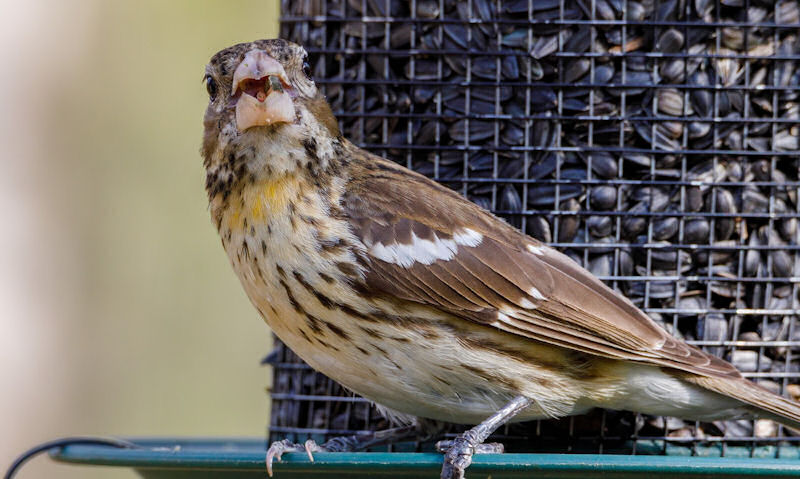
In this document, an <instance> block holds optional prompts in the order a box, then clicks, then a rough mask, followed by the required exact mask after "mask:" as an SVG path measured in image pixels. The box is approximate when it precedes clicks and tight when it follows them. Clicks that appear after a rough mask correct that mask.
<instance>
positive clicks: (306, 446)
mask: <svg viewBox="0 0 800 479" xmlns="http://www.w3.org/2000/svg"><path fill="white" fill-rule="evenodd" d="M304 451H305V453H306V454H308V460H309V461H311V462H314V454H313V453H314V452H325V451H326V449H325V448H324V447H322V446H319V445H317V443H316V442H314V440H313V439H309V440H307V441H306V442H304V443H303V444H295V443H293V442H292V441H290V440H288V439H284V440H282V441H275V442H273V443H272V444H271V445H270V446H269V449H268V450H267V459H266V462H267V474H268V475H269V477H272V461H273V460H275V459H277V460H278V462H281V457H282V456H283V453H285V452H304Z"/></svg>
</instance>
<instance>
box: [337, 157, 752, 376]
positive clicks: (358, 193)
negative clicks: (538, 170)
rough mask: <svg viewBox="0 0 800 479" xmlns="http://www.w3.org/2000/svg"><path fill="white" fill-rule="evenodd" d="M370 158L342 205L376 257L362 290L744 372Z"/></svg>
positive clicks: (561, 259)
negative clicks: (680, 338)
mask: <svg viewBox="0 0 800 479" xmlns="http://www.w3.org/2000/svg"><path fill="white" fill-rule="evenodd" d="M364 163H365V164H364V166H363V168H364V169H363V170H362V171H359V172H358V174H357V175H353V178H358V179H357V180H356V179H354V180H351V181H350V182H349V183H348V186H347V191H346V193H345V195H344V197H343V199H342V207H343V211H344V216H345V217H346V218H347V219H348V220H349V221H350V224H351V226H352V230H353V232H354V234H355V235H356V236H357V237H359V238H360V239H361V240H362V241H363V243H364V245H365V247H366V248H367V253H368V256H370V259H371V264H370V265H369V267H368V268H367V271H366V279H365V284H364V287H365V288H367V289H369V290H371V293H372V294H376V295H386V296H390V297H394V298H401V299H404V300H407V301H412V302H415V303H419V304H424V305H428V306H432V307H435V308H439V309H441V310H443V311H445V312H447V313H449V314H451V315H454V316H457V317H462V318H464V319H465V320H469V321H479V322H481V323H484V324H488V325H491V326H493V327H496V328H498V329H501V330H503V331H506V332H508V333H511V334H515V335H518V336H523V337H527V338H530V339H533V340H537V341H542V342H546V343H550V344H555V345H558V346H562V347H565V348H570V349H575V350H579V351H583V352H586V353H590V354H595V355H600V356H605V357H610V358H618V359H629V360H634V361H641V362H645V363H651V364H654V365H660V366H667V367H671V368H675V369H679V370H683V371H686V372H690V373H695V374H701V375H711V376H735V377H738V376H740V373H739V372H738V371H737V370H736V369H735V368H734V367H733V366H731V365H730V364H729V363H727V362H725V361H722V360H721V359H719V358H716V357H714V356H711V355H709V354H707V353H705V352H703V351H701V350H699V349H697V348H695V347H692V346H689V345H688V344H686V343H684V342H682V341H679V340H676V339H675V338H673V337H672V336H670V335H669V334H668V333H667V332H666V331H664V330H663V329H661V328H660V327H659V326H658V325H657V324H656V323H655V322H653V321H652V320H651V319H650V318H649V317H648V316H647V315H645V314H644V313H643V312H642V311H641V310H639V309H638V308H636V306H634V305H633V303H631V302H630V301H629V300H628V299H627V298H625V297H623V296H622V295H620V294H618V293H616V292H615V291H613V290H612V289H610V288H608V287H607V286H606V285H605V284H603V283H602V282H601V281H600V280H598V279H597V278H596V277H594V276H593V275H592V274H591V273H589V272H588V271H586V270H585V269H583V268H581V267H580V266H579V265H578V264H576V263H575V262H574V261H572V260H571V259H570V258H568V257H567V256H566V255H563V254H561V253H559V252H557V251H555V250H553V249H551V248H548V247H546V246H544V245H542V244H540V243H538V242H536V241H535V240H533V239H532V238H530V237H528V236H525V235H523V234H522V233H520V232H519V231H517V230H516V229H514V228H513V227H511V226H509V225H508V224H507V223H505V222H503V221H502V220H500V219H498V218H497V217H495V216H493V215H491V214H490V213H488V212H486V211H485V210H483V209H481V208H479V207H478V206H476V205H474V204H473V203H470V202H469V201H467V200H465V199H464V198H462V197H461V196H459V195H457V194H456V193H454V192H452V191H451V190H448V189H446V188H444V187H442V186H441V185H438V184H436V183H434V182H432V181H430V180H428V179H427V178H425V177H423V176H421V175H417V174H415V173H411V172H408V171H407V170H405V169H400V168H399V167H398V166H396V165H394V164H392V163H389V162H386V161H385V160H382V159H379V158H377V157H370V158H369V162H364ZM370 165H371V166H370ZM376 171H379V174H376ZM465 238H466V239H465ZM478 239H479V241H478ZM373 248H378V250H374V249H373ZM381 248H382V249H381ZM375 251H381V252H382V253H381V254H377V253H375ZM386 251H390V252H391V253H392V254H390V255H387V254H385V253H386Z"/></svg>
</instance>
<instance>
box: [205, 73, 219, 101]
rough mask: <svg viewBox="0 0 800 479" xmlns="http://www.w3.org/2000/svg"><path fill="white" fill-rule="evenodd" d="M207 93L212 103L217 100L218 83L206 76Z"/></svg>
mask: <svg viewBox="0 0 800 479" xmlns="http://www.w3.org/2000/svg"><path fill="white" fill-rule="evenodd" d="M206 91H208V97H209V98H211V100H212V101H213V100H214V99H215V98H217V82H216V81H215V80H214V79H213V78H211V76H210V75H209V76H206Z"/></svg>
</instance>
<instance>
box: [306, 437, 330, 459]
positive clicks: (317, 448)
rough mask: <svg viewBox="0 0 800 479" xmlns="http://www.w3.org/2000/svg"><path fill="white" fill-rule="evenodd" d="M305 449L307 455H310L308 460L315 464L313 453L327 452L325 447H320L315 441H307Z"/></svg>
mask: <svg viewBox="0 0 800 479" xmlns="http://www.w3.org/2000/svg"><path fill="white" fill-rule="evenodd" d="M303 448H304V449H305V450H306V454H308V460H309V461H311V462H314V455H313V454H312V453H311V452H312V451H313V452H320V451H324V450H325V449H324V448H323V447H320V446H318V445H317V443H316V442H315V441H314V440H313V439H309V440H307V441H306V442H305V443H304V444H303Z"/></svg>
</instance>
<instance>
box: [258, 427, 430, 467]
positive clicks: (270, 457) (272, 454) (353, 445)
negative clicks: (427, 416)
mask: <svg viewBox="0 0 800 479" xmlns="http://www.w3.org/2000/svg"><path fill="white" fill-rule="evenodd" d="M414 434H415V427H414V426H403V427H397V428H394V429H385V430H383V431H373V432H367V433H363V434H356V435H354V436H341V437H334V438H332V439H329V440H328V441H326V442H325V444H323V445H321V446H320V445H318V444H317V443H316V442H314V441H313V440H312V439H309V440H308V441H306V442H304V443H303V444H295V443H293V442H292V441H290V440H288V439H284V440H283V441H275V442H273V443H272V444H271V445H270V446H269V450H267V474H269V476H270V477H272V462H273V461H274V460H275V459H277V460H278V461H280V460H281V456H282V455H283V453H284V452H305V453H306V454H308V460H309V461H311V462H314V455H313V453H314V452H353V451H361V450H363V449H367V448H369V447H372V446H377V445H380V444H386V443H391V442H395V441H397V440H399V439H402V438H405V437H408V436H413V435H414Z"/></svg>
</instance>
